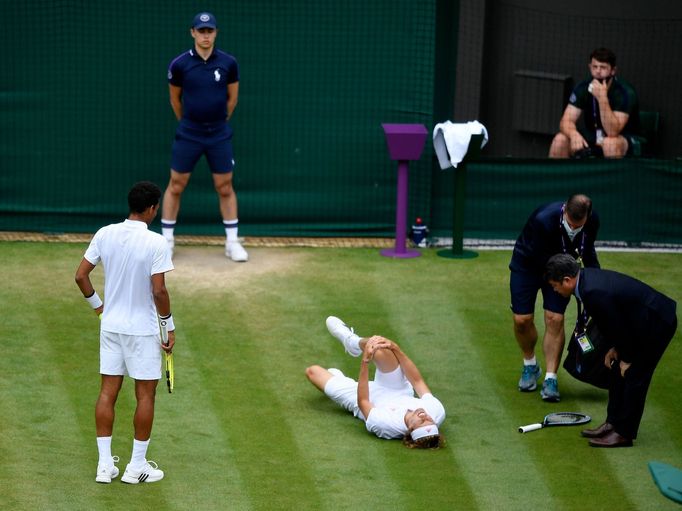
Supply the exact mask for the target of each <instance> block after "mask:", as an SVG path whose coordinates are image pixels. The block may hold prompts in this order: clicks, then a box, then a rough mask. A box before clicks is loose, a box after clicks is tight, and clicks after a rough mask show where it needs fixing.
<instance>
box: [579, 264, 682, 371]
mask: <svg viewBox="0 0 682 511" xmlns="http://www.w3.org/2000/svg"><path fill="white" fill-rule="evenodd" d="M577 294H578V295H579V298H580V300H581V301H582V303H583V306H584V307H585V311H586V312H587V314H588V315H589V316H591V317H592V319H593V320H594V322H595V324H596V325H597V326H598V327H599V330H600V331H601V332H602V334H603V335H604V337H605V338H606V339H607V341H608V342H609V343H610V344H611V346H613V347H615V348H616V351H618V356H619V357H620V359H621V360H623V361H625V362H632V361H633V360H636V359H639V358H648V356H649V355H650V354H651V352H652V350H653V351H655V350H656V348H657V347H656V346H654V345H652V343H659V342H663V340H664V339H660V338H659V337H660V336H661V335H668V334H667V333H668V332H669V331H670V330H671V329H672V334H674V329H675V326H676V325H677V316H676V313H675V309H676V306H677V304H676V303H675V301H674V300H672V299H671V298H668V297H667V296H665V295H664V294H662V293H659V292H658V291H656V290H655V289H653V288H652V287H651V286H648V285H647V284H645V283H644V282H641V281H639V280H637V279H635V278H632V277H629V276H627V275H624V274H622V273H618V272H615V271H610V270H600V269H597V268H585V269H584V270H581V272H580V277H579V279H578V293H577ZM672 334H670V337H672ZM665 341H666V344H667V341H669V339H665Z"/></svg>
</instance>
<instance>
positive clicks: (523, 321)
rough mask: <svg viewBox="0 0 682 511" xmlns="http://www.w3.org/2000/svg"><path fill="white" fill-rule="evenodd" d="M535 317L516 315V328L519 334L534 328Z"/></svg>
mask: <svg viewBox="0 0 682 511" xmlns="http://www.w3.org/2000/svg"><path fill="white" fill-rule="evenodd" d="M533 324H534V323H533V315H532V314H524V315H519V314H514V328H515V329H516V330H517V331H518V332H525V331H528V330H529V329H531V328H533Z"/></svg>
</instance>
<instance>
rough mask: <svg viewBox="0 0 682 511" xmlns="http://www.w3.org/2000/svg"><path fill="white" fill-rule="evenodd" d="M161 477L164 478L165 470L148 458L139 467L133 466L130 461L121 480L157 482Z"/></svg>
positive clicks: (125, 481) (129, 482)
mask: <svg viewBox="0 0 682 511" xmlns="http://www.w3.org/2000/svg"><path fill="white" fill-rule="evenodd" d="M152 463H153V465H152ZM161 479H163V470H159V466H158V465H157V464H156V463H155V462H154V461H147V460H144V465H142V468H138V469H135V468H133V467H131V466H130V463H128V465H127V466H126V471H125V472H124V473H123V477H121V481H123V482H124V483H128V484H137V483H155V482H156V481H160V480H161Z"/></svg>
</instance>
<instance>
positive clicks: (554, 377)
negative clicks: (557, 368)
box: [545, 373, 556, 380]
mask: <svg viewBox="0 0 682 511" xmlns="http://www.w3.org/2000/svg"><path fill="white" fill-rule="evenodd" d="M550 378H551V379H553V380H556V373H545V380H549V379H550Z"/></svg>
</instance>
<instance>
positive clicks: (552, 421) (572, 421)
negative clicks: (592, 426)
mask: <svg viewBox="0 0 682 511" xmlns="http://www.w3.org/2000/svg"><path fill="white" fill-rule="evenodd" d="M591 420H592V417H590V416H589V415H585V414H584V413H576V412H555V413H550V414H548V415H545V419H544V420H543V421H542V422H538V423H536V424H528V425H527V426H521V427H520V428H519V433H528V432H529V431H535V430H536V429H542V428H546V427H547V426H576V425H577V424H585V423H587V422H590V421H591Z"/></svg>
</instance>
